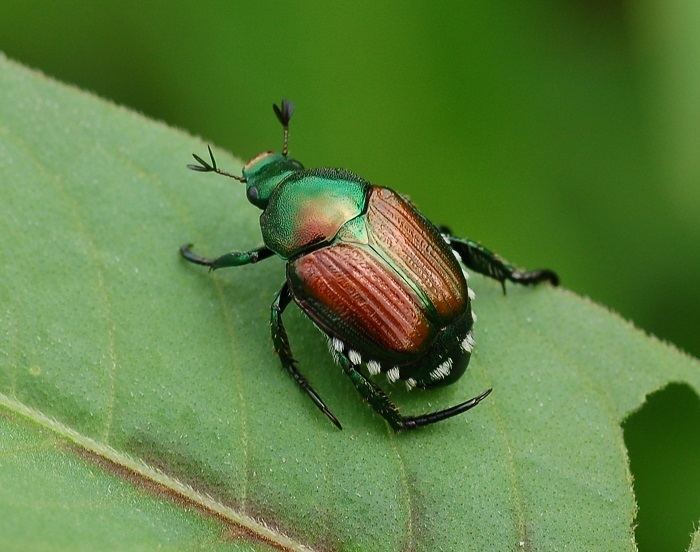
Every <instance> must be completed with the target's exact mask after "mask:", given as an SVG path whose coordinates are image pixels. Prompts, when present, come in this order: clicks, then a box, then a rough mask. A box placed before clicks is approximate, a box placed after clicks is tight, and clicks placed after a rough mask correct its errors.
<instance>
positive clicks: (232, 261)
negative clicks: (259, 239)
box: [180, 243, 274, 270]
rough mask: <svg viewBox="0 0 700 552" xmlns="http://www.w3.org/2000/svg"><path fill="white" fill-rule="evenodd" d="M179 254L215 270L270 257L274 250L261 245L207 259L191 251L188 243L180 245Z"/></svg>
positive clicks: (192, 261) (190, 245)
mask: <svg viewBox="0 0 700 552" xmlns="http://www.w3.org/2000/svg"><path fill="white" fill-rule="evenodd" d="M180 255H182V256H183V257H184V258H185V259H187V260H188V261H189V262H191V263H194V264H198V265H204V266H208V267H209V270H216V269H217V268H225V267H228V266H243V265H247V264H252V263H257V262H258V261H262V260H263V259H267V258H268V257H271V256H272V255H274V252H273V251H272V250H271V249H268V248H267V247H265V246H262V247H258V248H257V249H251V250H250V251H232V252H231V253H226V254H224V255H221V256H220V257H217V258H216V259H207V258H206V257H202V256H200V255H197V254H196V253H195V252H194V251H192V244H191V243H188V244H185V245H181V246H180Z"/></svg>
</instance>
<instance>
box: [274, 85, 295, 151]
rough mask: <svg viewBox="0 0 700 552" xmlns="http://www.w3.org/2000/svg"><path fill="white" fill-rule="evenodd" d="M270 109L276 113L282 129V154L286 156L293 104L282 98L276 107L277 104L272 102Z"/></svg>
mask: <svg viewBox="0 0 700 552" xmlns="http://www.w3.org/2000/svg"><path fill="white" fill-rule="evenodd" d="M272 110H273V111H274V112H275V115H277V120H278V121H279V122H280V124H281V125H282V128H283V129H284V142H283V143H282V155H284V156H285V157H287V153H288V152H289V120H290V119H291V118H292V113H294V104H293V103H292V102H290V101H289V100H285V99H284V98H282V102H281V103H280V107H278V106H277V104H272Z"/></svg>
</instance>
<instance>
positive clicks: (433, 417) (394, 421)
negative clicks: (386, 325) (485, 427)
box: [338, 351, 491, 431]
mask: <svg viewBox="0 0 700 552" xmlns="http://www.w3.org/2000/svg"><path fill="white" fill-rule="evenodd" d="M338 362H339V363H340V366H341V367H342V368H343V371H344V372H345V374H346V375H347V376H348V377H349V378H350V381H352V383H353V385H354V386H355V389H357V391H358V392H359V393H360V395H362V397H363V398H364V399H365V400H366V401H367V402H368V403H369V404H370V406H371V407H372V408H374V410H375V411H376V412H377V413H379V414H381V416H382V417H383V418H384V419H385V420H386V421H387V422H389V425H390V426H391V427H392V428H393V429H394V430H395V431H400V430H405V429H415V428H417V427H421V426H425V425H429V424H434V423H435V422H439V421H441V420H445V419H447V418H451V417H452V416H456V415H457V414H461V413H462V412H466V411H467V410H470V409H472V408H474V407H475V406H476V405H477V404H479V403H480V402H481V401H482V400H483V399H484V398H486V396H487V395H488V394H489V393H491V389H488V390H486V391H484V392H483V393H482V394H481V395H478V396H476V397H474V398H472V399H469V400H468V401H465V402H463V403H460V404H457V405H455V406H453V407H451V408H446V409H445V410H438V411H437V412H430V413H428V414H421V415H419V416H403V415H402V414H401V413H400V412H399V409H398V408H397V407H396V405H395V404H394V403H393V402H391V400H390V399H389V397H388V396H387V394H386V393H385V392H384V390H383V389H381V388H380V387H379V386H378V385H376V384H375V383H373V382H371V381H370V380H368V379H367V378H366V377H365V376H364V375H363V374H362V373H361V372H360V371H359V370H358V369H357V367H356V365H355V364H354V363H353V362H352V361H351V360H350V357H349V355H348V353H347V352H346V351H342V352H341V351H339V352H338Z"/></svg>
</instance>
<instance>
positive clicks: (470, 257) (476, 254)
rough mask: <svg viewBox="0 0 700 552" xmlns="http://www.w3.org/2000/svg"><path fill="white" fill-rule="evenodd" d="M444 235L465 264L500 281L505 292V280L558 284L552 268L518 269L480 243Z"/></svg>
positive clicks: (523, 282) (531, 283) (532, 283)
mask: <svg viewBox="0 0 700 552" xmlns="http://www.w3.org/2000/svg"><path fill="white" fill-rule="evenodd" d="M444 236H445V239H446V240H447V241H448V243H449V244H450V247H452V249H454V250H455V251H456V252H457V253H459V256H460V257H461V258H462V262H463V263H464V264H465V265H467V266H468V267H469V268H471V269H472V270H475V271H476V272H478V273H480V274H484V275H485V276H490V277H491V278H494V279H496V280H498V281H499V282H501V285H502V286H503V293H505V292H506V280H509V281H511V282H515V283H516V284H524V285H534V284H539V283H540V282H549V283H550V284H552V285H554V286H558V285H559V276H557V274H556V273H555V272H554V271H552V270H548V269H542V270H520V269H518V268H516V267H514V266H513V265H510V264H508V263H507V262H506V261H504V260H503V259H501V258H500V257H499V256H498V255H496V254H495V253H493V252H492V251H489V250H488V249H486V248H485V247H484V246H483V245H481V244H480V243H477V242H475V241H472V240H463V239H460V238H455V237H453V236H450V235H449V234H444Z"/></svg>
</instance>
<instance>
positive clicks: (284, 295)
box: [270, 282, 343, 429]
mask: <svg viewBox="0 0 700 552" xmlns="http://www.w3.org/2000/svg"><path fill="white" fill-rule="evenodd" d="M291 300H292V294H291V292H290V291H289V285H288V284H287V283H286V282H285V283H284V285H283V286H282V288H281V289H280V290H279V291H278V292H277V295H276V296H275V300H274V301H273V303H272V308H271V316H270V327H271V330H272V342H273V344H274V346H275V351H276V352H277V355H278V356H279V357H280V361H281V362H282V366H284V368H285V369H286V370H287V372H289V375H290V376H292V378H294V381H296V382H297V383H298V384H299V387H301V388H302V389H303V390H304V392H305V393H306V394H307V395H308V396H309V398H310V399H311V400H312V401H313V402H314V404H315V405H316V406H317V407H318V409H319V410H320V411H321V412H323V413H324V414H325V415H326V416H328V418H329V419H330V421H331V422H333V423H334V424H335V426H336V427H337V428H338V429H343V428H342V426H341V425H340V422H339V421H338V418H336V417H335V415H334V414H333V412H331V410H330V408H328V407H327V406H326V403H324V402H323V399H321V397H320V396H319V395H318V393H316V391H315V390H314V388H313V387H311V385H310V384H309V382H308V381H307V380H306V378H305V377H304V376H303V375H302V374H301V372H299V370H298V369H297V366H296V360H294V357H293V356H292V349H291V347H290V346H289V338H288V337H287V331H286V330H285V329H284V324H283V322H282V313H283V312H284V309H285V308H287V305H289V302H290V301H291Z"/></svg>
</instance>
